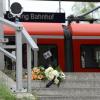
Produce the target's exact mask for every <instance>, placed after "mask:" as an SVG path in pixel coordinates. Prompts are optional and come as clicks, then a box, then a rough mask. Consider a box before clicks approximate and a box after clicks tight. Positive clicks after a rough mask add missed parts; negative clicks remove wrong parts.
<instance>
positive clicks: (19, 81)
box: [16, 30, 23, 92]
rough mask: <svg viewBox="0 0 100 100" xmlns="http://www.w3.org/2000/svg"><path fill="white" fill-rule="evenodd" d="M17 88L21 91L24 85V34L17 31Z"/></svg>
mask: <svg viewBox="0 0 100 100" xmlns="http://www.w3.org/2000/svg"><path fill="white" fill-rule="evenodd" d="M16 58H17V60H16V90H17V92H21V91H22V89H23V87H22V34H21V31H20V30H17V31H16Z"/></svg>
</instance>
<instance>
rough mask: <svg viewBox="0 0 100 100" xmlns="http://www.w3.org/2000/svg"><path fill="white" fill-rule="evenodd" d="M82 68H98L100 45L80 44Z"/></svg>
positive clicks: (99, 63) (99, 66) (99, 64)
mask: <svg viewBox="0 0 100 100" xmlns="http://www.w3.org/2000/svg"><path fill="white" fill-rule="evenodd" d="M81 66H82V68H100V45H81Z"/></svg>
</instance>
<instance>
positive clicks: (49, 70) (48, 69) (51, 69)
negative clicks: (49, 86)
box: [45, 67, 54, 74]
mask: <svg viewBox="0 0 100 100" xmlns="http://www.w3.org/2000/svg"><path fill="white" fill-rule="evenodd" d="M53 70H54V69H53V68H52V67H48V68H47V69H46V70H45V74H48V73H49V72H51V71H53Z"/></svg>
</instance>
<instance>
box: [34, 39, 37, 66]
mask: <svg viewBox="0 0 100 100" xmlns="http://www.w3.org/2000/svg"><path fill="white" fill-rule="evenodd" d="M34 41H35V43H36V44H37V39H36V38H35V39H34ZM34 66H36V67H37V66H38V51H37V50H34Z"/></svg>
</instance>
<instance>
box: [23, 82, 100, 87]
mask: <svg viewBox="0 0 100 100" xmlns="http://www.w3.org/2000/svg"><path fill="white" fill-rule="evenodd" d="M47 83H48V81H45V82H44V81H39V80H34V81H32V88H33V89H35V88H44V87H45V86H46V84H47ZM23 85H24V88H26V87H27V81H25V80H24V81H23ZM60 87H61V88H91V87H93V88H99V87H100V80H96V81H95V80H79V81H76V80H68V81H63V82H61V84H60ZM50 88H57V85H55V84H53V85H52V86H51V87H50Z"/></svg>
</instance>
